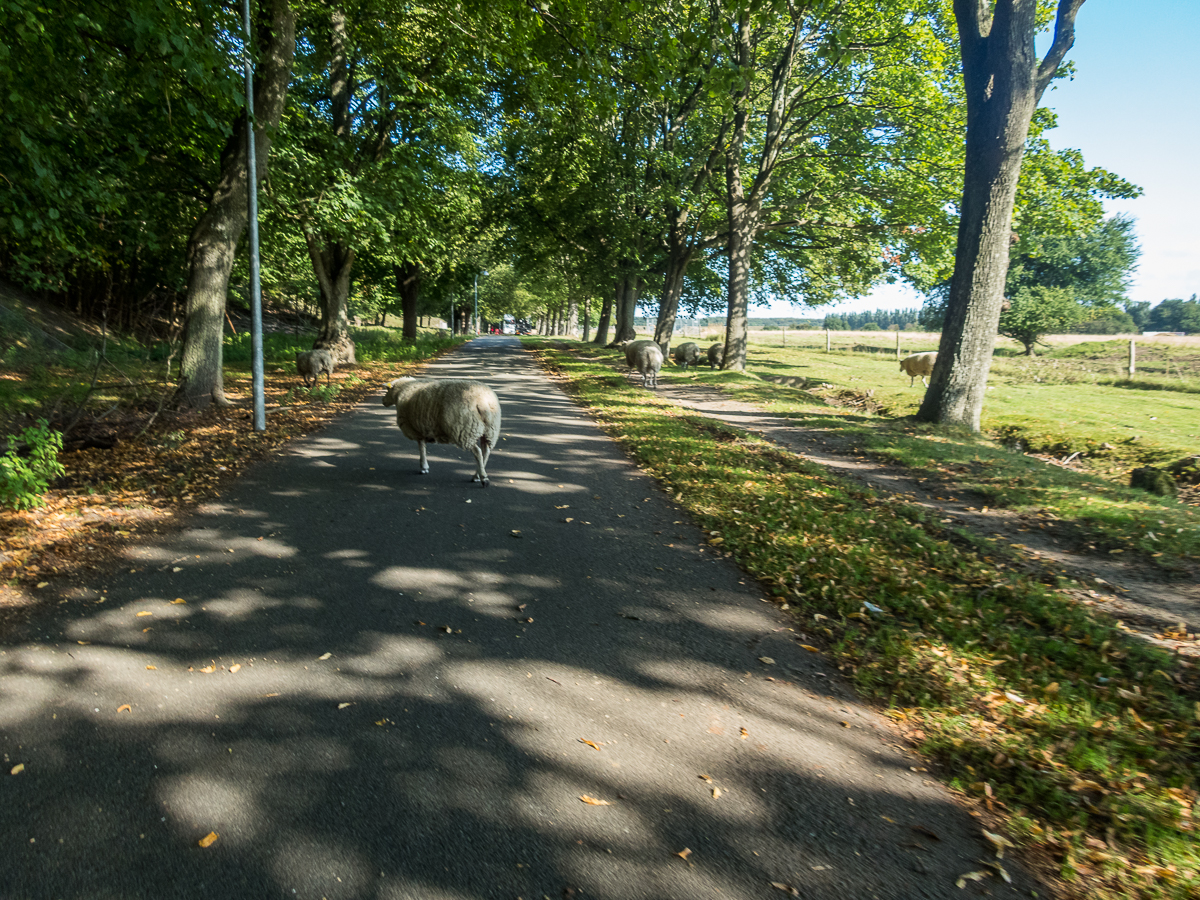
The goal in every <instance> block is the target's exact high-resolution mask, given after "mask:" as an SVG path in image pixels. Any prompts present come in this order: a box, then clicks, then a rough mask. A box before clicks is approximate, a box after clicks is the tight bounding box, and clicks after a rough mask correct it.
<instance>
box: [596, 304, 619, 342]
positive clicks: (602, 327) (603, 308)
mask: <svg viewBox="0 0 1200 900" xmlns="http://www.w3.org/2000/svg"><path fill="white" fill-rule="evenodd" d="M613 300H614V295H613V294H606V295H605V297H604V299H603V300H602V301H601V302H600V316H599V318H598V319H597V320H596V336H595V337H594V338H592V343H593V344H599V345H600V346H601V347H603V346H604V345H605V344H607V343H608V326H609V322H610V321H611V319H612V311H613Z"/></svg>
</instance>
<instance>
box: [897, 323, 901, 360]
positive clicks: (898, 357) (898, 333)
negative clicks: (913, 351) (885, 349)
mask: <svg viewBox="0 0 1200 900" xmlns="http://www.w3.org/2000/svg"><path fill="white" fill-rule="evenodd" d="M899 361H900V329H899V328H897V329H896V362H899Z"/></svg>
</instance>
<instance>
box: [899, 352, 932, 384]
mask: <svg viewBox="0 0 1200 900" xmlns="http://www.w3.org/2000/svg"><path fill="white" fill-rule="evenodd" d="M935 362H937V352H936V351H930V352H928V353H914V354H913V355H912V356H906V357H904V359H902V360H900V371H901V372H903V373H904V374H905V375H907V376H909V377H908V386H909V387H912V386H913V381H914V380H915V379H916V378H917V376H918V375H919V376H920V377H921V384H923V385H925V387H929V382H928V381H926V380H925V378H926V376H928V375H932V374H933V364H934V363H935Z"/></svg>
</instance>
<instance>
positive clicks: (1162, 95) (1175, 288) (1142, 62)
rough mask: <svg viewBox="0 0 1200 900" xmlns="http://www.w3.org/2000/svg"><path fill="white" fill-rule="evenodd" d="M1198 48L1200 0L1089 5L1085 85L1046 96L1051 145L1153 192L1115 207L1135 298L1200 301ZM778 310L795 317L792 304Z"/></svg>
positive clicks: (1082, 51) (1075, 54) (883, 291)
mask: <svg viewBox="0 0 1200 900" xmlns="http://www.w3.org/2000/svg"><path fill="white" fill-rule="evenodd" d="M1048 43H1049V38H1048V36H1047V37H1046V38H1045V39H1044V40H1039V42H1038V46H1039V48H1042V49H1043V52H1044V47H1045V46H1046V45H1047V44H1048ZM1198 48H1200V2H1198V0H1152V2H1148V3H1136V4H1134V3H1129V2H1128V0H1086V2H1085V3H1084V5H1083V7H1082V8H1081V9H1080V11H1079V15H1078V17H1077V18H1076V20H1075V46H1074V47H1073V48H1072V49H1071V52H1070V53H1069V54H1068V57H1067V58H1068V59H1071V60H1074V62H1075V70H1076V72H1075V78H1074V80H1072V81H1065V80H1059V81H1057V82H1055V84H1054V85H1053V86H1052V87H1051V88H1050V90H1048V91H1047V92H1046V94H1045V96H1044V97H1043V98H1042V105H1043V106H1048V107H1050V108H1051V109H1053V110H1054V111H1055V112H1057V113H1058V128H1056V129H1054V130H1053V131H1051V132H1049V133H1048V134H1047V135H1046V136H1047V138H1048V139H1049V141H1050V144H1051V146H1053V147H1054V148H1055V149H1061V148H1064V147H1073V148H1077V149H1079V150H1081V151H1083V158H1084V161H1085V162H1086V163H1087V164H1088V165H1089V166H1102V167H1103V168H1105V169H1109V170H1111V171H1113V172H1115V173H1117V174H1118V175H1120V176H1122V177H1123V178H1126V179H1127V180H1129V181H1132V182H1133V183H1134V184H1137V185H1140V186H1141V187H1142V189H1143V190H1144V191H1145V193H1144V194H1143V195H1142V196H1141V197H1139V198H1137V199H1136V200H1115V201H1109V202H1108V203H1107V204H1106V205H1105V208H1106V211H1108V212H1110V213H1116V212H1124V213H1128V214H1129V215H1131V216H1133V217H1134V218H1136V219H1137V234H1138V240H1139V243H1140V244H1141V248H1142V257H1141V264H1140V265H1139V267H1138V270H1137V272H1136V273H1135V276H1134V282H1133V286H1132V287H1131V289H1130V292H1129V296H1130V299H1132V300H1147V301H1149V302H1151V303H1157V302H1159V301H1160V300H1164V299H1166V298H1168V297H1182V298H1184V299H1186V298H1188V297H1190V296H1191V295H1192V294H1200V172H1197V168H1198V167H1200V66H1198V64H1197V52H1198ZM920 305H921V297H920V295H918V294H916V293H914V292H912V291H910V290H908V289H906V288H904V287H902V286H900V285H890V286H887V287H884V288H880V289H879V290H877V291H875V293H873V294H872V295H870V296H869V297H865V298H863V299H861V300H856V301H853V302H852V303H847V304H843V305H842V306H839V307H836V309H837V310H838V311H848V310H871V309H878V308H885V309H891V308H897V307H908V306H920ZM833 309H835V308H834V307H830V308H828V311H832V310H833ZM772 310H773V312H774V313H775V314H777V315H779V314H789V313H791V312H792V308H791V306H790V305H789V304H787V303H779V304H776V305H774V306H773V307H772ZM825 311H827V310H822V312H825ZM795 313H796V314H798V315H801V314H804V308H803V307H798V308H796V310H795ZM754 314H755V312H752V313H751V315H754ZM758 314H759V315H761V314H762V313H761V312H760V313H758ZM810 314H811V313H810Z"/></svg>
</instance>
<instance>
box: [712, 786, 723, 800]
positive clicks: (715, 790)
mask: <svg viewBox="0 0 1200 900" xmlns="http://www.w3.org/2000/svg"><path fill="white" fill-rule="evenodd" d="M712 795H713V799H714V800H716V799H717V798H718V797H720V796H721V789H720V788H719V787H715V788H713V790H712Z"/></svg>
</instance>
